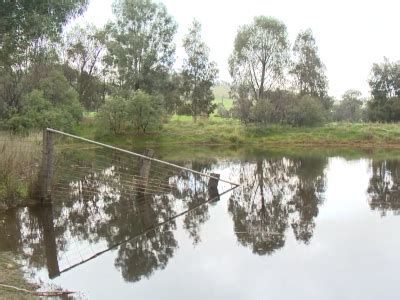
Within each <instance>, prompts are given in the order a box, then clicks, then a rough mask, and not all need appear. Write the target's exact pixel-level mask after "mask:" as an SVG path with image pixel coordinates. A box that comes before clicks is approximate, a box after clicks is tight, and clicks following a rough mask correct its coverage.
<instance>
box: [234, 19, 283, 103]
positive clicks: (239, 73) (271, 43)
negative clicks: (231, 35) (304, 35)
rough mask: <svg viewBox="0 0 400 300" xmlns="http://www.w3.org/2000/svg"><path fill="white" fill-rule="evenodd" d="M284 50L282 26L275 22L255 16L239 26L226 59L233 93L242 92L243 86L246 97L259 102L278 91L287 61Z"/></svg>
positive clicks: (279, 22) (277, 21)
mask: <svg viewBox="0 0 400 300" xmlns="http://www.w3.org/2000/svg"><path fill="white" fill-rule="evenodd" d="M288 49H289V42H288V37H287V31H286V26H285V24H283V23H282V22H281V21H279V20H277V19H274V18H271V17H265V16H259V17H256V18H254V21H253V23H251V24H249V25H244V26H242V27H240V28H239V30H238V33H237V35H236V39H235V43H234V50H233V53H232V55H231V57H230V59H229V69H230V75H231V76H232V78H233V91H234V92H236V91H238V90H240V91H241V93H243V87H246V89H247V90H248V93H247V94H248V97H249V98H251V99H253V100H259V99H264V98H265V97H266V93H267V92H269V91H271V90H275V89H276V88H279V87H280V86H281V85H282V83H283V81H284V71H285V68H286V66H287V65H288V62H289V54H288ZM236 94H237V92H236ZM236 96H237V97H238V95H236Z"/></svg>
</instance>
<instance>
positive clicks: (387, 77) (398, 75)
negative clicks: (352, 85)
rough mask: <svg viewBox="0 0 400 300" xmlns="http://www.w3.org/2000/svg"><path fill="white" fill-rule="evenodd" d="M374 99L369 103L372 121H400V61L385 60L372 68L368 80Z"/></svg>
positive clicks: (369, 113)
mask: <svg viewBox="0 0 400 300" xmlns="http://www.w3.org/2000/svg"><path fill="white" fill-rule="evenodd" d="M368 83H369V86H370V88H371V94H372V99H371V101H369V103H368V115H369V118H370V120H371V121H399V120H400V61H398V62H391V61H389V59H388V58H386V57H385V58H384V61H383V62H382V63H375V64H374V65H373V66H372V70H371V74H370V77H369V80H368Z"/></svg>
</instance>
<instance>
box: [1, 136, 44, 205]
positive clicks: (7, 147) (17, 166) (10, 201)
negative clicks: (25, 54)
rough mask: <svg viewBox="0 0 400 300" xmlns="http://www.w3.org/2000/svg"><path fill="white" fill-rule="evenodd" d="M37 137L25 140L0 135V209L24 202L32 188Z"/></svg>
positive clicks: (38, 151) (36, 160) (24, 138)
mask: <svg viewBox="0 0 400 300" xmlns="http://www.w3.org/2000/svg"><path fill="white" fill-rule="evenodd" d="M41 138H42V137H41V135H40V134H30V135H27V136H17V135H11V134H9V133H5V132H0V208H7V207H13V206H17V205H18V204H20V203H21V202H22V201H23V200H27V199H28V198H29V196H30V192H31V191H33V189H34V186H35V184H36V179H37V174H38V170H39V159H40V145H39V143H40V142H41Z"/></svg>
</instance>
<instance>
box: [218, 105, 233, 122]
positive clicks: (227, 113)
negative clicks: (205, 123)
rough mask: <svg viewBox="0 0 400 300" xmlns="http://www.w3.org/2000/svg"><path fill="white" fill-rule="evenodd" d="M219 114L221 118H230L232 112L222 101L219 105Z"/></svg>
mask: <svg viewBox="0 0 400 300" xmlns="http://www.w3.org/2000/svg"><path fill="white" fill-rule="evenodd" d="M217 116H220V117H221V118H230V117H231V112H230V111H229V110H227V109H226V108H225V106H224V105H223V104H221V103H220V104H218V106H217Z"/></svg>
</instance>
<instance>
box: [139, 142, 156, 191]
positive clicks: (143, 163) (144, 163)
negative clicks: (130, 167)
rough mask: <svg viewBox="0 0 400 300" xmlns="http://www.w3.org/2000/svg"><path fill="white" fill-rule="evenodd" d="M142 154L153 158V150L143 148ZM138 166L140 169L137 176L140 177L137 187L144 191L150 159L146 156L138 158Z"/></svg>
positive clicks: (148, 173) (148, 174)
mask: <svg viewBox="0 0 400 300" xmlns="http://www.w3.org/2000/svg"><path fill="white" fill-rule="evenodd" d="M143 155H144V156H147V157H150V158H153V156H154V150H152V149H146V150H144V153H143ZM139 167H140V169H139V176H140V178H139V182H140V184H139V188H140V189H141V190H142V191H145V190H146V187H147V181H148V179H149V176H150V168H151V160H149V159H146V158H140V160H139Z"/></svg>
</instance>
